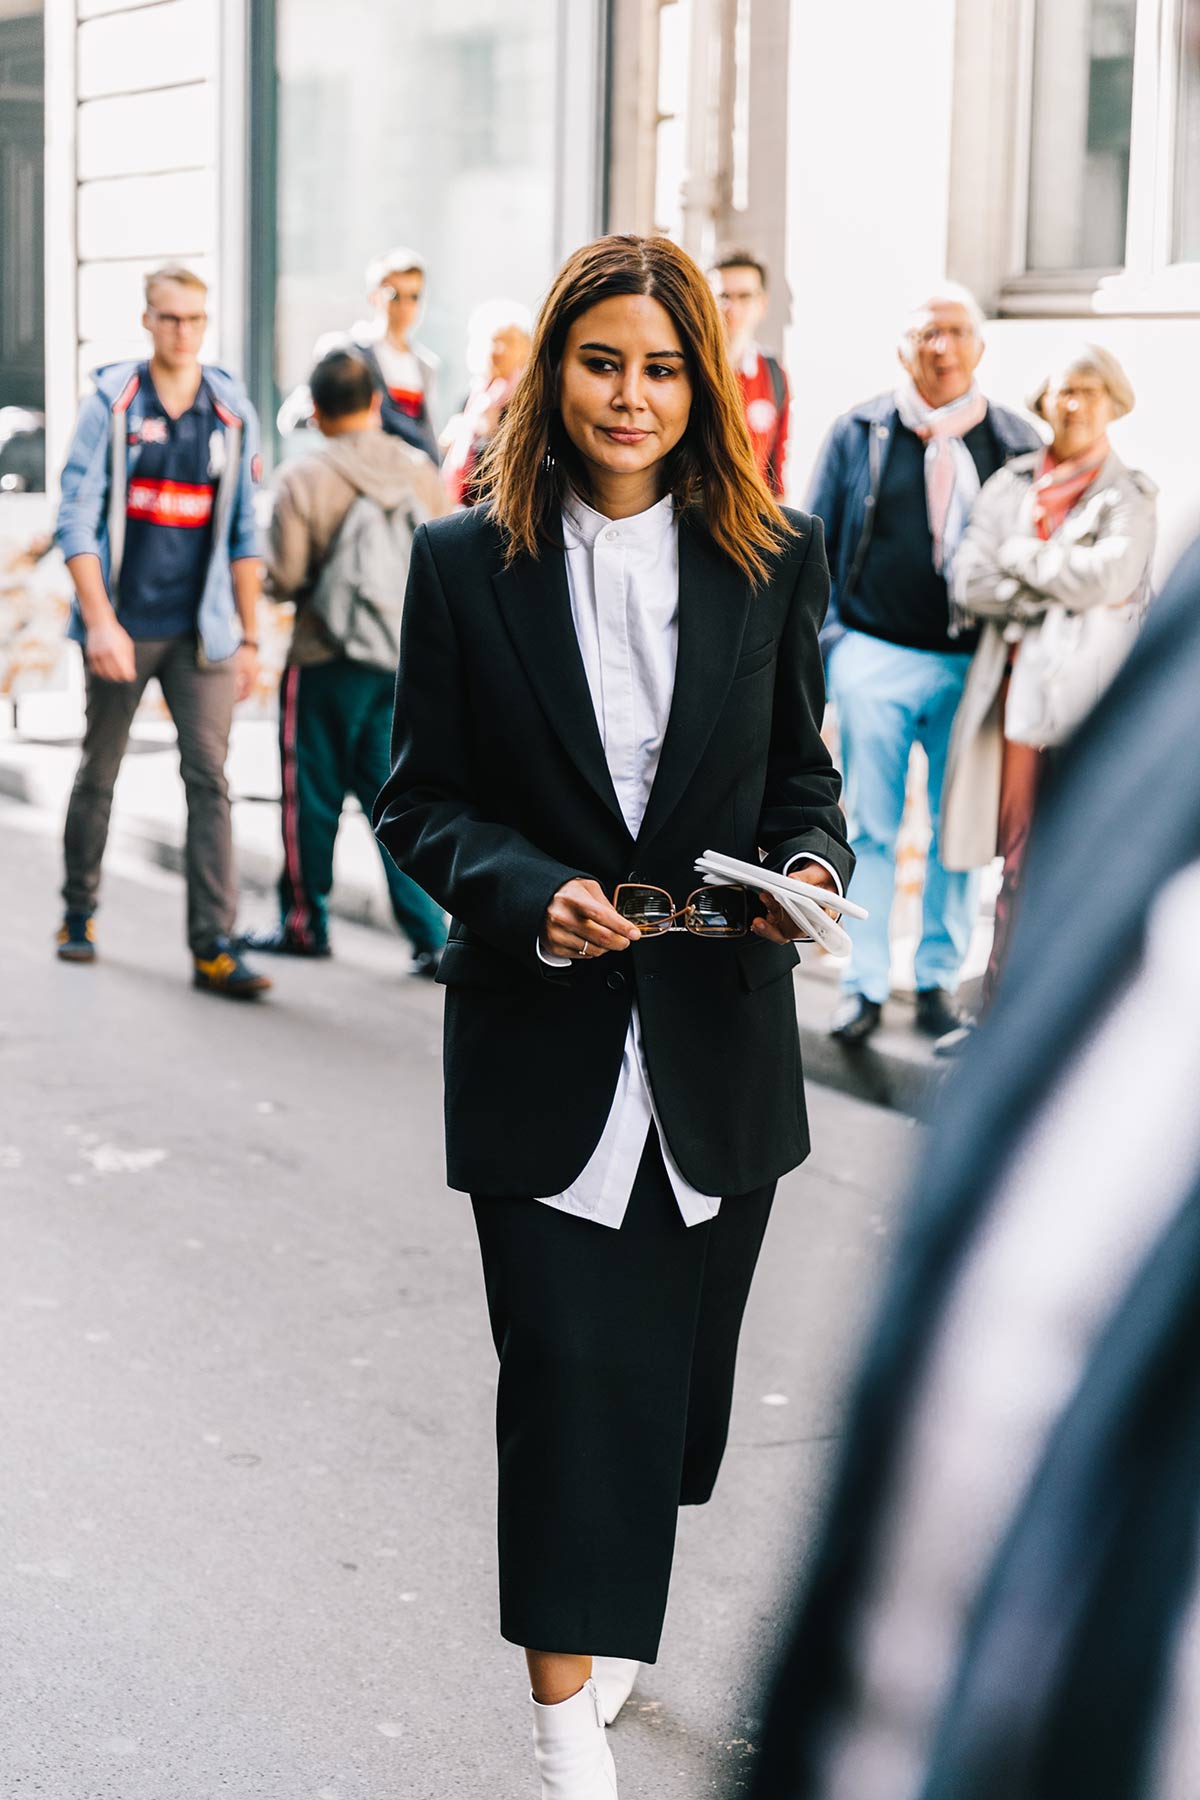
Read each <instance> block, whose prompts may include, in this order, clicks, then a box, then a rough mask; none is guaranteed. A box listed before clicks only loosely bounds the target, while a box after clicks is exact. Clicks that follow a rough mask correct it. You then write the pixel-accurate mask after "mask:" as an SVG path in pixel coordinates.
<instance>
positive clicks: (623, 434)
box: [600, 425, 650, 444]
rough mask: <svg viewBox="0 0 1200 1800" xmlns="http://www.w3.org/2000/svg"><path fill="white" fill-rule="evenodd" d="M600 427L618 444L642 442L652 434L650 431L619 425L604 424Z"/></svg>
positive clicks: (606, 435)
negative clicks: (625, 427)
mask: <svg viewBox="0 0 1200 1800" xmlns="http://www.w3.org/2000/svg"><path fill="white" fill-rule="evenodd" d="M600 429H601V431H603V433H604V435H605V437H610V438H612V440H613V442H614V443H616V444H640V443H641V442H642V439H643V438H648V437H649V436H650V433H649V432H648V431H635V430H631V429H624V428H622V427H621V426H619V425H602V426H601V427H600Z"/></svg>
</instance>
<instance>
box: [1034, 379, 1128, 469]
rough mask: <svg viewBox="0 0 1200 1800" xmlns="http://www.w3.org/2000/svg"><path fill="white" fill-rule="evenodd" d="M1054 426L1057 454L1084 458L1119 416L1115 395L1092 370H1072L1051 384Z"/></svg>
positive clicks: (1049, 414) (1049, 412) (1050, 411)
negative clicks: (1115, 411) (1115, 409)
mask: <svg viewBox="0 0 1200 1800" xmlns="http://www.w3.org/2000/svg"><path fill="white" fill-rule="evenodd" d="M1044 406H1045V412H1046V417H1047V419H1049V421H1050V423H1051V425H1052V426H1053V427H1054V454H1055V456H1057V457H1058V458H1059V460H1060V461H1061V460H1062V459H1063V457H1066V456H1082V455H1083V454H1084V453H1085V451H1088V450H1090V449H1091V447H1092V445H1093V444H1096V443H1098V442H1099V441H1100V439H1101V438H1102V437H1103V436H1104V434H1105V432H1106V431H1107V430H1108V428H1109V426H1110V425H1111V424H1112V422H1113V418H1114V416H1115V413H1114V408H1113V402H1112V395H1111V394H1110V393H1109V391H1108V389H1107V388H1106V387H1105V385H1104V383H1103V382H1102V381H1101V379H1100V377H1099V376H1098V375H1097V374H1096V373H1095V372H1094V371H1093V370H1091V369H1068V370H1067V371H1066V373H1065V374H1062V375H1059V376H1058V377H1057V378H1056V379H1055V380H1054V381H1052V382H1051V384H1050V388H1049V390H1048V392H1047V394H1046V398H1045V401H1044Z"/></svg>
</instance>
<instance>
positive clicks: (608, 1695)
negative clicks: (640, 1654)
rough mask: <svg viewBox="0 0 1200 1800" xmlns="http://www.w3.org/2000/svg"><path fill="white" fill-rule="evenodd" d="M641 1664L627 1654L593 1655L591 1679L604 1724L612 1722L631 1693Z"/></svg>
mask: <svg viewBox="0 0 1200 1800" xmlns="http://www.w3.org/2000/svg"><path fill="white" fill-rule="evenodd" d="M641 1666H642V1665H641V1663H640V1662H631V1661H630V1660H629V1658H628V1657H627V1656H593V1658H592V1680H593V1681H594V1682H595V1684H596V1692H597V1693H598V1694H599V1696H600V1710H601V1712H602V1713H603V1714H604V1723H605V1724H606V1725H611V1724H612V1722H613V1720H614V1719H615V1718H616V1716H617V1714H618V1713H619V1712H620V1710H621V1708H622V1707H623V1706H624V1704H625V1702H626V1701H627V1700H628V1698H629V1696H630V1694H632V1692H633V1684H634V1682H635V1681H636V1680H637V1678H638V1670H639V1669H640V1668H641Z"/></svg>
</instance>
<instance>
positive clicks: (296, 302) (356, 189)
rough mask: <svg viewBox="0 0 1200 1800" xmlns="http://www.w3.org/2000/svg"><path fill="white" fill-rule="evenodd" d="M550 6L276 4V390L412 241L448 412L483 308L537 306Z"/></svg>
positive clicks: (547, 160) (549, 241)
mask: <svg viewBox="0 0 1200 1800" xmlns="http://www.w3.org/2000/svg"><path fill="white" fill-rule="evenodd" d="M556 11H557V7H556V0H487V3H486V4H484V3H482V0H460V4H458V5H455V6H433V5H427V6H408V5H404V6H401V5H397V4H395V0H383V3H381V0H339V4H338V5H337V6H336V8H331V7H330V6H329V4H328V0H278V37H277V50H276V59H277V66H278V73H279V140H278V143H279V149H278V161H279V175H278V183H279V186H278V208H279V212H278V256H279V288H278V308H277V338H276V369H275V375H276V381H277V383H278V386H279V388H280V391H281V392H282V393H285V394H286V393H288V392H289V391H290V390H291V389H292V388H293V387H294V386H295V385H296V384H297V383H298V382H301V381H303V380H304V379H305V377H306V376H307V374H308V370H309V367H310V363H311V358H312V349H313V344H314V342H315V341H316V339H317V338H318V337H320V336H321V335H322V334H323V333H326V332H331V331H339V330H345V329H346V328H347V327H348V326H350V325H352V324H354V323H356V322H357V321H359V320H362V319H364V318H366V317H367V315H368V311H369V309H368V307H367V296H366V288H365V281H364V271H365V269H366V265H367V263H368V262H369V261H370V260H371V259H372V257H375V256H378V255H380V254H382V253H383V252H384V251H387V250H389V249H391V248H392V247H393V246H394V245H400V244H403V245H406V246H409V247H411V248H413V249H415V250H417V251H419V252H420V254H421V255H422V256H423V257H424V259H425V262H426V265H427V267H428V271H429V274H428V281H427V284H426V308H425V315H424V318H423V320H422V323H421V325H420V326H419V328H418V331H417V333H416V335H417V337H418V339H419V340H420V341H421V342H422V343H424V344H427V345H428V346H429V348H430V349H432V350H434V351H435V352H436V353H437V355H438V356H439V357H441V359H442V364H443V367H442V377H441V382H440V388H439V393H438V397H437V398H438V408H437V410H438V412H439V414H440V419H441V420H442V421H444V420H445V418H446V416H447V415H448V413H450V412H452V411H454V410H456V409H457V408H458V407H459V406H460V405H461V403H462V399H463V395H464V393H465V390H466V386H467V370H466V357H465V352H466V333H467V320H468V317H469V315H470V313H471V311H472V309H473V308H474V307H475V306H477V305H478V304H479V303H480V302H482V301H486V300H491V299H496V298H505V299H511V300H518V301H522V302H524V303H525V304H527V305H530V306H532V305H534V304H535V303H536V301H537V299H538V297H539V295H540V294H541V293H542V292H543V291H544V289H545V287H546V286H547V284H548V281H549V278H550V276H551V274H552V273H553V269H552V267H551V258H552V256H553V250H554V205H555V192H554V164H555V154H554V142H555V139H554V106H555V92H556V81H555V14H556Z"/></svg>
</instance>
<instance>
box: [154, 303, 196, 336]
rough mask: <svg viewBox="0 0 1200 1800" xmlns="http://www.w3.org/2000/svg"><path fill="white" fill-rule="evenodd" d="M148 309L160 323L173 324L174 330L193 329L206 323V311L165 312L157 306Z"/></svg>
mask: <svg viewBox="0 0 1200 1800" xmlns="http://www.w3.org/2000/svg"><path fill="white" fill-rule="evenodd" d="M150 311H151V312H152V313H153V314H154V317H155V318H156V319H157V320H158V322H159V324H160V325H170V326H173V327H174V328H175V330H176V331H184V330H187V331H195V330H198V329H199V327H200V326H201V325H207V324H208V314H207V313H202V312H200V313H165V312H159V310H158V308H157V306H152V307H151V308H150Z"/></svg>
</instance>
